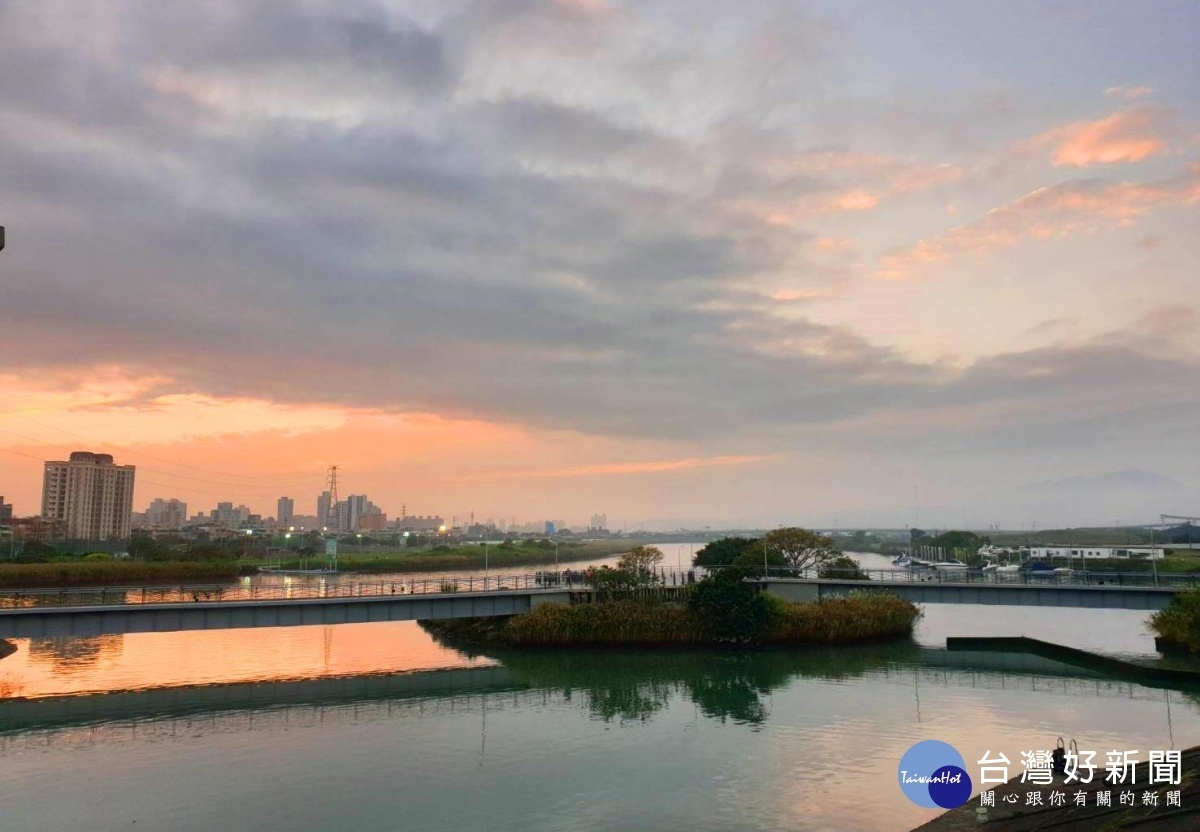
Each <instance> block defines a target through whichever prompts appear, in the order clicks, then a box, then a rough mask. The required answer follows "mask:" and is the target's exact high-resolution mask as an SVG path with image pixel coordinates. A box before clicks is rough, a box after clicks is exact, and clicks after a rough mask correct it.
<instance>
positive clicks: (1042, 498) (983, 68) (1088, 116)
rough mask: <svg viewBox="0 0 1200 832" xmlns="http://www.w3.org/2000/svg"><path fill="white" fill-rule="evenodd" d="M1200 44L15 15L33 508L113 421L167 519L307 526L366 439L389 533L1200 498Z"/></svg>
mask: <svg viewBox="0 0 1200 832" xmlns="http://www.w3.org/2000/svg"><path fill="white" fill-rule="evenodd" d="M1149 9H1153V13H1152V14H1151V13H1148V10H1149ZM1197 42H1200V7H1197V6H1196V5H1195V4H1193V3H1187V2H1166V1H1165V0H1164V2H1154V3H1151V4H1145V5H1143V4H1128V3H1117V2H1088V3H1084V2H1070V0H1058V1H1056V2H1050V1H1049V0H1047V2H1014V3H1007V4H1003V6H1001V5H999V4H996V5H995V6H984V5H982V4H962V3H955V2H949V1H948V0H945V1H943V2H932V1H930V2H920V3H913V4H905V5H904V7H903V8H901V7H900V6H899V5H898V4H886V3H870V2H838V3H834V2H811V3H803V4H794V3H775V2H746V3H738V4H727V5H726V6H722V7H718V8H715V9H706V10H705V13H704V14H699V13H697V11H696V8H695V7H694V6H693V5H692V4H684V3H680V2H646V3H621V2H616V1H615V0H513V1H512V2H455V1H454V0H449V1H448V2H437V3H434V2H428V0H413V1H412V2H401V0H396V1H395V2H391V1H388V2H385V1H384V0H343V2H338V3H334V2H330V0H312V2H307V3H287V2H280V0H243V1H242V2H237V3H233V2H220V3H209V4H201V5H194V6H183V5H180V6H175V5H174V4H172V5H170V6H164V5H160V4H148V3H144V2H137V0H134V1H133V2H128V0H96V2H93V3H89V4H87V7H86V8H85V9H80V8H78V5H77V4H71V3H66V2H62V0H45V2H41V3H3V2H0V158H2V159H3V161H4V164H0V225H4V226H6V227H7V247H6V248H5V250H4V251H3V252H0V352H2V354H3V355H4V357H5V360H4V364H3V367H2V368H0V377H2V378H0V381H2V382H3V385H4V390H5V395H4V397H3V399H0V494H2V495H4V497H5V500H6V501H8V502H13V503H14V504H15V505H16V509H17V513H18V514H21V515H25V514H33V513H36V512H37V510H38V507H39V505H40V489H41V461H42V460H48V459H56V458H62V457H64V456H65V455H66V454H67V453H68V452H69V451H71V450H77V449H78V450H94V451H102V452H108V453H112V454H114V456H115V457H116V460H117V462H118V463H130V464H135V465H137V466H138V469H139V470H138V482H137V492H136V499H135V508H136V509H138V510H141V509H144V508H145V505H146V504H147V503H148V502H149V501H150V500H151V499H153V498H155V497H165V498H169V497H178V498H180V499H183V500H186V501H187V502H188V503H189V507H190V509H191V510H192V511H193V512H194V511H195V510H197V509H199V508H205V509H207V508H209V507H211V506H212V505H214V504H215V503H216V502H217V501H218V500H232V501H234V502H235V503H246V504H247V505H249V506H251V508H253V509H255V510H256V511H261V512H263V513H264V514H273V513H274V505H275V499H276V498H277V497H278V496H280V495H288V496H291V497H293V498H294V499H295V500H296V510H297V512H302V513H310V512H312V511H313V509H314V507H315V499H316V496H317V494H319V492H320V491H321V490H322V487H323V482H324V476H325V469H326V467H327V466H329V465H331V464H338V465H340V466H341V469H342V471H343V477H344V480H343V482H344V485H343V488H344V490H345V493H360V494H361V493H365V494H368V495H370V497H371V498H372V500H373V501H374V502H376V503H377V504H379V505H380V506H382V507H383V508H384V510H385V511H387V512H388V514H389V516H396V515H398V514H399V510H400V506H401V505H402V504H404V505H405V506H407V509H408V512H409V513H410V514H428V513H434V512H437V513H441V514H443V515H444V516H446V517H449V516H451V515H454V514H458V515H465V514H467V513H468V512H471V511H474V512H475V514H476V517H477V518H484V517H488V516H494V517H506V518H507V517H511V516H514V515H515V516H516V517H517V518H518V519H519V520H533V519H539V518H547V517H564V518H568V519H570V520H572V521H578V520H583V519H586V518H587V517H588V516H589V515H591V514H592V513H606V514H607V515H608V518H609V521H610V525H612V526H613V527H619V525H620V524H621V523H622V522H627V523H628V525H630V526H636V525H637V524H638V523H643V524H645V525H646V526H647V528H650V527H652V526H656V525H657V526H659V527H661V528H675V527H677V526H678V525H684V524H687V525H693V524H694V525H710V526H712V527H714V528H716V527H720V526H763V525H778V524H782V523H798V524H808V525H814V526H829V525H832V524H833V523H835V522H836V523H837V524H839V525H841V526H843V527H849V526H855V525H862V526H868V525H870V526H884V525H886V526H894V527H897V526H903V525H905V524H906V523H914V524H920V525H923V526H925V525H928V526H941V527H946V526H949V525H967V526H972V527H976V528H979V527H986V526H987V525H989V524H998V525H1002V526H1006V527H1009V528H1022V527H1027V526H1028V525H1030V524H1031V523H1036V524H1037V526H1038V527H1039V528H1044V527H1047V526H1055V525H1085V524H1095V525H1109V524H1112V523H1114V522H1116V521H1120V522H1126V523H1138V522H1149V521H1152V520H1155V519H1156V518H1157V515H1158V514H1159V513H1160V512H1167V513H1181V514H1197V515H1200V454H1198V453H1197V451H1198V450H1200V447H1198V445H1200V439H1198V437H1200V383H1198V382H1200V326H1198V314H1197V311H1198V308H1200V307H1198V304H1200V301H1198V300H1197V297H1198V296H1197V292H1196V289H1197V288H1198V287H1200V279H1198V277H1197V273H1196V272H1197V264H1198V263H1200V234H1197V233H1196V229H1197V228H1198V227H1200V225H1198V222H1200V51H1198V50H1196V48H1195V44H1196V43H1197ZM948 66H953V67H955V68H956V71H955V72H952V73H950V72H946V71H945V68H946V67H948ZM1130 472H1133V473H1130ZM1114 475H1116V476H1114ZM1143 475H1145V476H1143ZM1155 477H1157V479H1156V478H1155Z"/></svg>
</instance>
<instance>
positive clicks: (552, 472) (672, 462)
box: [453, 454, 775, 482]
mask: <svg viewBox="0 0 1200 832" xmlns="http://www.w3.org/2000/svg"><path fill="white" fill-rule="evenodd" d="M771 459H775V456H774V455H773V454H764V455H742V456H712V457H690V458H687V459H667V460H654V461H649V462H611V463H603V464H599V465H581V466H578V467H575V468H549V469H543V470H532V471H530V470H520V471H495V472H491V473H486V474H470V475H466V476H462V477H455V478H453V479H454V481H455V482H490V481H493V480H524V479H559V478H564V477H595V476H627V475H630V474H661V473H664V472H667V471H686V470H691V469H694V468H714V467H718V466H726V465H749V464H751V463H754V462H766V461H768V460H771Z"/></svg>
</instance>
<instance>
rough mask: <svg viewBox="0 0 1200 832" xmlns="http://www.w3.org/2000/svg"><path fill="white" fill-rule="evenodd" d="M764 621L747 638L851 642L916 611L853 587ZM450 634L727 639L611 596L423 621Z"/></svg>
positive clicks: (532, 640)
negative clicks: (504, 614) (506, 613)
mask: <svg viewBox="0 0 1200 832" xmlns="http://www.w3.org/2000/svg"><path fill="white" fill-rule="evenodd" d="M768 605H769V608H770V616H769V618H768V622H767V624H766V626H764V627H763V628H762V630H760V631H759V633H758V634H757V636H756V637H754V638H752V639H749V640H748V642H749V643H759V644H826V645H830V644H851V643H856V642H867V641H875V640H879V639H884V638H893V637H897V636H903V635H908V634H911V633H912V628H913V625H914V623H915V622H916V620H917V619H918V618H919V617H920V615H921V611H920V608H919V607H917V606H916V605H915V604H913V603H912V602H910V601H907V600H904V599H902V598H898V597H896V596H894V595H884V594H875V593H865V594H862V595H859V594H857V593H852V594H851V596H849V597H847V598H838V599H830V600H827V601H822V602H820V603H815V604H789V603H786V602H784V601H780V600H778V599H774V598H773V599H771V600H770V601H769V602H768ZM426 627H427V628H428V629H430V630H431V631H433V632H435V633H438V634H439V635H444V636H446V637H449V638H458V639H462V640H465V641H473V642H476V643H483V644H493V645H505V646H513V647H616V646H636V647H666V646H676V645H693V646H705V645H716V644H727V643H728V639H723V638H720V637H718V636H717V635H716V633H718V632H719V629H720V628H716V627H714V626H713V622H712V620H711V616H705V615H702V614H699V613H697V612H695V611H693V610H689V609H688V608H686V607H684V606H682V605H678V604H672V603H666V602H662V601H652V600H630V599H626V600H615V601H606V602H602V603H596V604H578V605H574V606H568V605H558V604H546V605H543V606H540V607H538V608H537V609H535V610H533V611H532V612H530V613H527V614H525V615H517V616H513V617H511V618H508V619H482V620H477V619H457V620H452V621H438V622H427V623H426Z"/></svg>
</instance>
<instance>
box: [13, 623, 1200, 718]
mask: <svg viewBox="0 0 1200 832" xmlns="http://www.w3.org/2000/svg"><path fill="white" fill-rule="evenodd" d="M439 641H442V640H441V639H439ZM443 644H444V646H446V647H450V648H453V649H455V650H458V651H459V652H461V653H465V654H467V655H468V656H471V657H477V656H483V657H486V658H489V659H492V660H493V661H494V662H495V664H494V665H493V666H490V667H464V668H453V669H438V670H428V671H415V672H404V673H381V674H362V675H354V676H326V677H318V678H311V679H291V680H279V681H270V682H253V683H232V684H213V685H198V686H182V687H169V688H151V689H143V690H130V691H119V692H112V693H103V694H88V695H78V696H52V697H44V698H36V699H23V698H9V699H0V738H4V737H9V738H11V737H13V736H14V735H19V734H22V733H25V732H29V731H35V732H42V731H47V730H49V731H56V730H60V729H71V728H75V727H79V726H88V725H92V726H96V725H101V724H104V725H117V724H125V725H134V726H141V727H140V728H139V730H141V731H143V732H144V731H145V730H146V728H145V726H146V725H147V724H150V723H163V722H171V721H173V720H174V721H177V720H185V721H192V720H197V719H199V720H204V721H205V724H206V725H207V726H209V728H206V730H215V729H216V726H217V725H218V724H220V723H223V722H224V723H228V724H229V725H230V726H231V728H230V730H236V728H235V727H233V726H237V725H244V724H245V723H246V721H247V720H250V721H254V720H257V721H258V722H259V723H260V724H261V723H263V721H264V720H266V721H271V720H274V721H276V722H279V721H281V720H282V721H284V722H286V721H287V720H289V719H291V720H297V721H301V722H302V721H304V720H305V719H309V718H311V719H317V716H314V715H319V721H320V722H322V723H324V722H327V721H329V720H338V719H344V718H348V719H352V720H354V721H356V722H361V721H363V720H370V719H389V718H394V717H395V715H396V714H397V713H398V712H403V713H407V712H409V711H410V710H412V709H414V708H415V709H417V710H418V711H422V712H424V711H438V710H445V709H449V710H454V709H456V708H457V709H458V710H461V711H472V710H479V709H488V708H493V709H494V708H496V707H506V706H508V705H512V706H516V707H523V706H530V707H536V706H538V705H545V704H549V703H551V702H555V703H560V704H563V705H566V706H570V707H579V708H582V709H584V710H586V712H587V713H588V715H589V717H590V718H593V719H597V720H603V721H617V722H630V721H648V720H652V719H654V718H655V716H656V715H658V714H660V713H661V712H663V711H664V710H665V709H666V708H667V707H668V706H669V705H670V703H671V702H672V701H673V700H683V701H689V702H691V703H694V705H695V706H696V708H697V710H698V712H699V713H700V714H702V715H703V716H704V717H706V718H708V719H711V720H716V721H720V722H726V721H729V722H735V723H739V724H743V725H747V726H749V727H750V728H751V729H754V728H756V727H757V726H761V725H763V724H764V723H766V722H767V721H768V720H769V719H770V704H769V703H770V698H771V694H772V693H773V692H775V691H778V690H780V689H782V688H785V687H787V686H790V685H793V684H795V683H797V682H804V681H806V680H807V681H811V682H814V683H819V684H829V683H832V684H854V683H855V682H856V681H857V680H862V679H866V678H869V680H870V682H871V683H872V684H879V683H883V684H892V685H897V686H903V687H907V688H909V689H911V688H913V687H914V686H915V685H919V686H921V687H922V688H928V687H929V686H934V687H937V686H941V687H946V688H974V689H983V690H1026V691H1031V692H1035V693H1038V694H1039V695H1052V696H1053V695H1058V696H1069V697H1079V696H1095V697H1100V698H1112V699H1130V698H1133V699H1157V700H1160V701H1161V700H1162V699H1163V698H1164V697H1166V696H1170V697H1171V698H1174V699H1176V700H1179V699H1183V700H1191V701H1193V702H1197V703H1200V689H1185V688H1180V687H1178V686H1175V687H1173V688H1171V690H1165V689H1156V688H1153V687H1149V686H1146V685H1143V684H1139V683H1137V682H1134V681H1131V680H1127V679H1121V678H1117V677H1114V676H1113V675H1111V674H1105V673H1102V672H1096V671H1092V670H1089V669H1088V668H1086V667H1079V666H1073V665H1068V664H1064V663H1061V662H1055V661H1052V660H1048V659H1045V658H1043V657H1038V656H1032V655H1025V654H1005V653H995V652H989V653H977V652H971V651H965V652H951V651H946V650H938V649H930V648H926V647H921V646H918V645H917V644H915V643H914V642H912V641H910V640H901V641H892V642H886V643H879V644H870V645H861V646H852V647H846V646H842V647H837V648H822V647H810V648H804V649H795V648H791V649H763V650H725V651H718V650H678V649H674V650H637V651H630V650H621V651H617V650H561V649H559V650H511V649H493V648H490V647H489V648H487V649H486V650H484V651H482V652H480V651H479V650H478V649H473V648H471V647H469V646H466V645H462V644H455V643H451V642H446V641H443ZM1172 691H1176V692H1172ZM489 703H490V704H489Z"/></svg>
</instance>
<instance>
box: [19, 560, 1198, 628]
mask: <svg viewBox="0 0 1200 832" xmlns="http://www.w3.org/2000/svg"><path fill="white" fill-rule="evenodd" d="M794 574H795V573H794V572H793V573H787V575H778V574H771V575H770V576H769V577H768V576H761V577H758V578H757V579H755V580H757V582H758V583H759V584H760V585H761V586H763V587H764V588H765V590H766V591H768V592H770V593H772V594H774V595H777V596H779V597H781V598H784V599H785V600H789V601H819V600H822V599H825V598H832V597H839V596H843V595H846V594H848V593H849V592H888V593H892V594H895V595H899V596H901V597H904V598H908V599H909V600H911V601H914V602H916V603H920V604H987V605H1011V606H1051V607H1083V608H1092V609H1132V610H1158V609H1162V608H1163V607H1165V606H1166V605H1167V604H1168V603H1169V602H1170V599H1171V596H1172V595H1173V594H1174V593H1176V592H1178V591H1179V590H1180V589H1181V588H1182V587H1184V586H1188V585H1192V584H1193V582H1194V581H1195V580H1196V578H1195V576H1190V575H1185V576H1175V575H1160V576H1157V577H1156V578H1153V579H1152V578H1151V576H1148V575H1123V576H1122V575H1113V574H1106V575H1103V576H1099V575H1097V574H1093V575H1090V576H1086V575H1085V576H1082V577H1078V576H1076V577H1071V578H1070V579H1068V576H1062V575H1059V576H1055V577H1054V579H1053V580H1045V579H1037V578H1034V579H1029V578H1024V579H1022V580H1020V581H996V580H995V579H994V578H992V579H990V580H989V579H988V576H984V577H982V578H980V577H978V576H976V575H962V574H943V573H938V574H933V575H919V574H910V573H908V572H871V573H869V574H868V577H869V578H870V579H869V580H850V579H848V578H813V577H791V576H790V575H794ZM582 577H583V575H582V573H578V572H574V573H537V574H530V575H509V576H501V577H490V578H479V577H475V578H470V577H465V578H436V579H413V580H409V581H396V580H386V581H378V580H377V581H372V580H370V579H358V578H357V577H350V576H344V575H343V576H338V577H333V576H326V577H322V578H319V579H311V576H309V578H308V579H306V580H305V581H297V582H295V583H293V584H292V585H284V586H275V585H272V586H268V585H263V584H259V583H255V582H254V581H252V580H250V579H246V580H244V581H242V582H239V583H236V584H223V585H204V586H200V585H188V586H144V587H88V588H64V589H34V590H7V591H3V592H0V638H43V637H53V636H96V635H110V634H120V633H145V632H171V631H177V630H215V629H229V628H241V627H295V626H310V625H323V624H359V623H369V622H380V621H414V620H438V619H447V618H483V617H490V616H502V615H517V614H520V613H526V612H529V611H530V610H532V609H534V608H535V607H537V606H539V605H541V604H570V603H578V602H580V601H588V600H592V592H591V589H590V587H588V586H587V584H586V583H581V581H582ZM694 578H695V574H694V573H665V574H664V575H662V587H661V588H660V589H659V590H657V591H658V592H662V593H663V594H667V595H675V594H677V593H681V592H683V591H684V590H683V588H684V586H686V585H687V584H689V583H690V582H691V581H692V580H694ZM1150 580H1154V581H1155V582H1156V584H1151V583H1149V581H1150Z"/></svg>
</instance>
